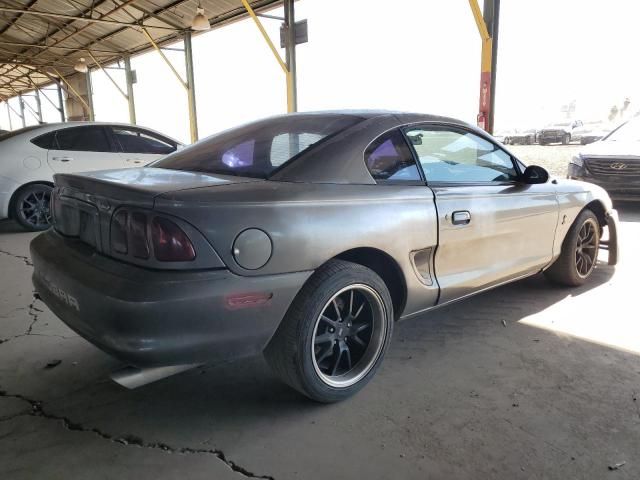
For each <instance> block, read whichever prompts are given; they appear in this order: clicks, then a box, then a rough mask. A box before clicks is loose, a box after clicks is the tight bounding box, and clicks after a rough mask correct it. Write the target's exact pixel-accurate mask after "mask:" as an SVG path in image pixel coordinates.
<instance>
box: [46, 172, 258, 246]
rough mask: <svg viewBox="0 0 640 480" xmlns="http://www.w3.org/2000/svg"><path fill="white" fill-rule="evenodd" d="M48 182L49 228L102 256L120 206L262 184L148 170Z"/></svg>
mask: <svg viewBox="0 0 640 480" xmlns="http://www.w3.org/2000/svg"><path fill="white" fill-rule="evenodd" d="M54 179H55V186H56V188H55V189H54V192H53V195H52V211H53V219H54V228H55V229H56V230H57V231H58V232H59V233H61V234H62V235H64V236H66V237H72V238H77V239H79V240H80V241H81V242H82V243H84V244H86V245H89V246H90V247H92V248H93V249H95V250H97V251H98V252H101V253H105V252H107V251H108V245H109V231H110V225H111V217H112V215H113V213H114V212H115V211H116V210H117V209H118V207H120V206H122V205H127V206H128V207H134V208H141V209H152V208H153V206H154V202H155V199H156V197H157V196H158V195H161V194H163V193H171V192H177V191H181V190H191V189H197V188H208V187H224V186H225V185H233V184H238V183H249V182H259V181H262V180H261V179H254V178H247V177H232V176H224V175H210V174H203V173H196V172H185V171H179V170H168V169H164V168H150V167H142V168H127V169H118V170H103V171H98V172H88V173H82V174H57V175H55V176H54Z"/></svg>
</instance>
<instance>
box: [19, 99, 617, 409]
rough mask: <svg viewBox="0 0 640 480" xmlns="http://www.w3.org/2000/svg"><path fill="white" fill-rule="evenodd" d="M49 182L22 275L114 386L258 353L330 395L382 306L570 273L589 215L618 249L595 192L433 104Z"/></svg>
mask: <svg viewBox="0 0 640 480" xmlns="http://www.w3.org/2000/svg"><path fill="white" fill-rule="evenodd" d="M55 184H56V188H55V190H54V193H53V202H52V204H53V212H54V214H53V219H54V222H53V224H54V228H52V229H49V231H47V232H45V233H42V234H41V235H39V236H38V237H36V238H35V239H34V240H33V241H32V243H31V257H32V259H33V265H34V274H33V282H34V286H35V289H36V291H37V292H38V293H39V295H40V297H41V298H42V300H43V301H44V303H46V304H47V305H48V306H49V307H50V308H51V310H52V311H53V312H54V313H55V314H56V315H58V316H59V317H60V318H61V319H62V320H63V321H64V322H65V323H66V324H67V325H69V326H70V327H71V328H72V329H73V330H75V331H76V332H78V333H79V334H80V335H81V336H83V337H84V338H86V339H87V340H89V341H91V342H92V343H94V344H95V345H96V346H98V347H99V348H102V349H103V350H105V351H106V352H108V353H110V354H112V355H113V356H115V357H117V358H119V359H121V360H123V361H125V362H127V364H129V365H133V366H136V367H138V369H134V370H128V373H122V374H120V375H118V376H117V377H116V378H118V380H119V381H120V382H121V383H124V384H125V385H126V384H129V385H131V384H132V383H133V382H135V383H136V384H140V383H148V382H149V381H152V380H157V379H158V378H159V377H161V376H163V375H164V376H166V375H169V374H173V373H176V372H178V371H183V370H186V369H188V368H192V367H194V366H196V365H198V364H202V363H206V362H210V361H226V360H232V359H236V358H238V357H243V356H248V355H255V354H259V353H262V352H264V354H265V356H266V358H267V361H268V362H269V364H270V366H271V367H272V368H273V370H274V372H275V373H276V374H277V375H278V376H279V377H280V378H281V379H282V380H283V381H284V382H286V383H287V384H289V385H290V386H291V387H293V388H294V389H296V390H298V391H299V392H301V393H303V394H304V395H307V396H308V397H310V398H312V399H314V400H318V401H321V402H335V401H338V400H342V399H344V398H346V397H348V396H350V395H352V394H354V393H355V392H357V391H358V390H359V389H360V388H362V387H363V386H364V385H365V384H366V383H367V382H368V381H369V380H370V379H371V378H372V377H373V375H374V374H375V372H376V370H377V369H378V367H379V366H380V364H381V362H382V359H383V357H384V354H385V352H386V351H387V349H388V346H389V344H390V341H391V336H392V332H393V326H394V323H395V321H396V320H399V319H401V318H409V317H412V316H417V315H422V314H424V313H425V312H428V311H429V310H431V309H433V308H435V307H437V306H440V305H443V304H447V303H450V302H453V301H456V300H459V299H461V298H464V297H467V296H470V295H473V294H476V293H479V292H482V291H484V290H486V289H488V288H491V287H496V286H499V285H502V284H505V283H508V282H511V281H515V280H517V279H520V278H524V277H527V276H530V275H535V274H537V273H540V272H542V271H544V272H546V275H547V277H548V278H549V279H550V280H552V281H554V282H556V283H559V284H562V285H567V286H577V285H581V284H583V283H585V282H586V281H587V280H588V279H589V277H590V276H591V274H592V272H593V270H594V268H596V260H597V255H598V250H599V247H600V234H601V232H602V231H603V229H605V228H608V230H609V238H610V240H609V244H608V247H609V263H610V264H615V263H616V261H617V243H616V238H617V235H616V232H617V227H616V225H617V220H616V218H617V217H616V213H615V211H614V210H612V205H611V200H610V199H609V197H608V195H607V193H606V192H605V191H604V190H603V189H601V188H600V187H598V186H596V185H591V184H589V183H585V182H573V181H570V180H562V179H560V180H557V179H556V180H554V181H550V179H549V175H548V173H547V172H546V171H545V170H544V169H543V168H541V167H536V166H528V167H525V166H524V165H523V163H522V162H520V161H519V160H518V159H517V158H516V157H515V156H514V155H512V154H511V153H510V152H509V151H507V150H505V149H504V148H503V147H502V146H501V145H500V144H498V143H496V142H495V141H494V139H493V138H491V137H490V136H489V135H487V134H486V133H485V132H484V131H482V130H480V129H478V128H477V127H474V126H471V125H468V124H466V123H464V122H460V121H458V120H454V119H449V118H443V117H436V116H431V115H421V114H413V113H399V112H375V111H363V112H356V111H351V112H319V113H300V114H291V115H281V116H276V117H272V118H268V119H265V120H261V121H257V122H253V123H250V124H246V125H243V126H241V127H238V128H234V129H230V130H227V131H225V132H222V133H219V134H217V135H214V136H211V137H209V138H207V139H204V140H201V141H199V142H197V143H195V144H194V145H191V146H189V147H187V148H184V149H182V150H180V151H178V152H175V153H173V154H170V155H168V156H166V157H164V158H163V159H161V160H159V161H157V162H154V163H152V164H151V165H149V166H147V167H144V168H134V169H127V170H109V171H103V172H95V173H85V174H80V175H79V174H58V175H56V177H55Z"/></svg>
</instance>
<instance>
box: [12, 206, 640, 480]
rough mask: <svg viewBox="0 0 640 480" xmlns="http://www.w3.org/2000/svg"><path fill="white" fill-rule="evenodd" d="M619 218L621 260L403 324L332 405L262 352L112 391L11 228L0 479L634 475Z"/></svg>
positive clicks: (635, 393) (639, 227)
mask: <svg viewBox="0 0 640 480" xmlns="http://www.w3.org/2000/svg"><path fill="white" fill-rule="evenodd" d="M621 217H622V220H623V223H622V235H621V236H622V238H621V242H622V247H623V257H622V263H621V264H620V265H619V266H618V267H617V268H616V269H615V272H614V269H613V268H610V267H608V266H606V265H601V266H600V267H599V268H598V270H597V271H596V273H595V275H594V278H593V279H592V281H591V282H589V284H588V285H587V286H585V287H583V288H579V289H575V290H567V289H558V288H555V287H552V286H550V285H549V284H547V283H546V282H545V280H544V278H542V277H541V276H537V277H534V278H530V279H527V280H524V281H521V282H519V283H516V284H512V285H510V286H506V287H502V288H499V289H496V290H494V291H492V292H489V293H486V294H483V295H480V296H477V297H475V298H473V299H470V300H468V301H466V302H463V303H459V304H456V305H453V306H450V307H447V308H443V309H440V310H437V311H434V312H432V313H430V314H429V315H425V316H424V317H423V318H419V319H415V320H410V321H406V322H402V323H400V324H399V325H398V326H397V328H396V331H395V338H394V341H393V344H392V348H391V350H390V351H389V353H388V355H387V357H386V359H385V362H384V364H383V366H382V368H381V370H380V371H379V373H378V375H377V377H376V378H375V379H374V380H373V381H372V382H371V383H370V384H369V385H368V387H367V388H366V389H365V390H363V391H362V392H361V393H360V394H358V395H357V396H356V397H354V398H352V399H350V400H348V401H346V402H343V403H340V404H337V405H330V406H321V405H316V404H314V403H311V402H308V401H306V400H305V399H304V398H301V397H300V396H299V395H298V394H296V393H295V392H293V391H291V390H289V389H288V388H286V387H285V386H283V385H282V384H280V383H279V382H278V381H277V380H276V379H275V378H274V377H273V376H272V375H271V373H270V372H269V370H268V369H267V367H266V365H265V364H264V362H263V361H262V359H260V358H256V359H249V360H246V361H242V362H237V363H235V364H232V365H219V366H210V367H206V368H202V369H199V370H193V371H191V372H187V373H185V374H182V375H178V376H175V377H172V378H169V379H166V380H163V381H161V382H158V383H155V384H152V385H148V386H146V387H143V388H141V389H138V390H134V391H128V390H125V389H123V388H121V387H119V386H118V385H116V384H114V383H112V382H111V381H109V380H108V379H107V374H108V373H109V372H110V371H111V370H112V369H114V368H116V367H117V366H118V364H117V362H116V361H114V360H112V359H111V358H109V357H108V356H107V355H105V354H103V353H102V352H100V351H98V350H97V349H95V348H94V347H93V346H91V345H90V344H88V343H87V342H86V341H84V340H83V339H82V338H79V337H77V336H76V335H75V334H74V333H73V332H71V331H70V330H68V329H67V328H66V327H65V326H64V325H63V324H62V323H61V322H60V321H59V320H58V319H56V318H55V317H54V316H53V315H52V314H51V313H50V312H49V311H48V310H47V308H46V307H45V306H44V305H43V304H42V302H40V301H38V300H36V299H34V296H33V294H32V287H31V281H30V275H31V266H30V262H29V258H28V243H29V240H30V239H31V238H32V237H33V235H32V234H28V233H23V232H21V231H20V229H19V228H18V227H17V226H15V225H14V224H13V223H10V222H4V223H2V224H0V272H1V279H0V285H1V287H0V288H1V290H0V339H1V342H2V344H1V345H0V390H1V392H0V478H2V479H22V478H24V479H27V478H28V479H34V478H45V479H71V478H92V479H102V478H104V479H107V478H109V479H112V478H154V479H169V478H181V479H182V478H189V479H200V478H207V479H227V478H228V479H233V478H235V479H238V478H242V477H255V478H274V479H279V480H280V479H294V478H299V479H313V478H322V479H342V478H354V479H356V478H357V479H364V478H366V479H390V478H398V479H400V478H401V479H414V478H415V479H425V478H447V479H454V478H505V479H519V478H526V479H536V478H545V479H549V478H558V479H566V478H593V479H602V478H605V477H606V478H625V479H627V478H628V479H637V478H640V322H639V321H638V320H640V318H639V314H638V307H637V305H638V304H637V302H636V296H637V295H638V289H637V283H636V282H637V280H636V279H637V271H638V267H640V251H639V249H638V248H637V247H638V244H639V243H640V242H639V240H640V206H635V207H634V206H622V207H621ZM503 322H504V323H503ZM57 362H60V363H59V364H58V365H56V366H53V365H55V363H57ZM47 365H49V367H48V366H47ZM622 462H626V463H625V464H624V465H623V466H621V467H619V468H618V469H617V470H615V471H612V470H609V466H613V465H616V464H619V463H622Z"/></svg>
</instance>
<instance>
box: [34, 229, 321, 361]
mask: <svg viewBox="0 0 640 480" xmlns="http://www.w3.org/2000/svg"><path fill="white" fill-rule="evenodd" d="M31 256H32V260H33V265H34V273H33V284H34V286H35V289H36V291H37V292H38V294H39V295H40V297H41V298H42V300H43V301H44V303H45V304H46V305H47V306H48V307H49V308H50V309H51V310H52V311H53V312H54V313H55V314H56V315H57V316H58V317H59V318H60V319H61V320H62V321H63V322H64V323H66V324H67V325H68V326H69V327H70V328H72V329H73V330H75V331H76V332H77V333H78V334H79V335H81V336H82V337H84V338H85V339H87V340H89V341H90V342H91V343H93V344H94V345H96V346H97V347H98V348H100V349H102V350H104V351H105V352H107V353H109V354H111V355H113V356H114V357H116V358H118V359H120V360H123V361H125V362H128V363H130V364H132V365H135V366H140V367H144V366H162V365H181V364H195V363H204V362H210V361H220V360H231V359H234V358H239V357H243V356H249V355H253V354H256V353H259V352H261V351H262V350H263V349H264V347H265V346H266V344H267V343H268V342H269V340H270V338H271V336H272V335H273V333H274V332H275V330H276V328H277V327H278V325H279V324H280V321H281V320H282V318H283V317H284V314H285V313H286V310H287V308H288V307H289V305H290V304H291V302H292V300H293V298H294V297H295V295H296V294H297V292H298V290H299V289H300V287H301V286H302V284H303V283H304V282H305V281H306V280H307V278H308V277H309V276H310V275H311V273H312V272H296V273H288V274H282V275H268V276H259V277H242V276H238V275H234V274H232V273H231V272H229V271H228V270H226V269H219V270H206V271H187V272H183V271H157V270H156V271H154V270H147V269H143V268H140V267H137V266H133V265H129V264H125V263H121V262H119V261H116V260H112V259H109V258H107V257H104V256H101V255H98V254H96V253H95V252H93V251H91V250H90V249H88V248H83V247H82V246H81V245H77V244H76V243H75V242H74V241H72V240H69V239H66V238H63V237H62V236H60V235H59V234H57V233H56V232H54V231H48V232H46V233H43V234H41V235H39V236H38V237H36V238H35V239H34V240H33V241H32V242H31Z"/></svg>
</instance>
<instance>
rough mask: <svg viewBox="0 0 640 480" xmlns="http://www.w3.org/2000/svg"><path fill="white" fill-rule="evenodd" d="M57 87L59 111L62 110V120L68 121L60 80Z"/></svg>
mask: <svg viewBox="0 0 640 480" xmlns="http://www.w3.org/2000/svg"><path fill="white" fill-rule="evenodd" d="M56 87H57V90H58V104H59V105H60V108H58V111H59V112H60V121H61V122H66V121H67V119H66V118H65V116H64V98H63V96H62V85H60V80H58V81H57V82H56Z"/></svg>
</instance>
